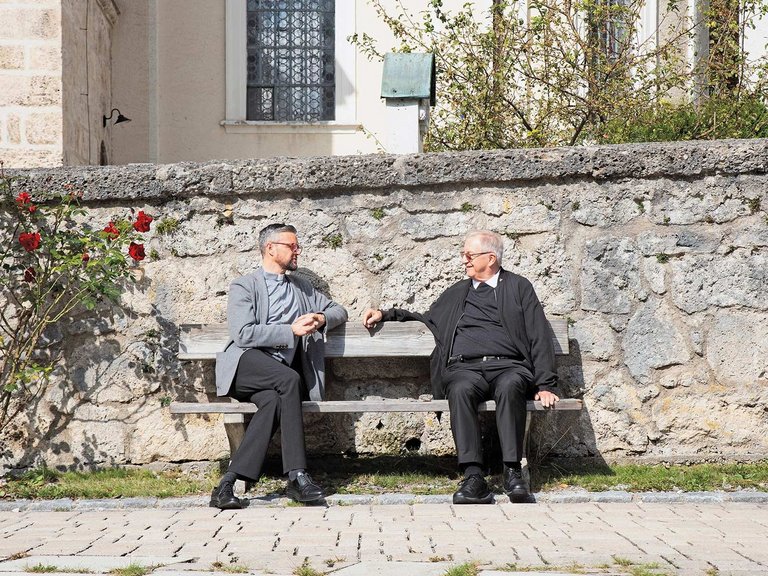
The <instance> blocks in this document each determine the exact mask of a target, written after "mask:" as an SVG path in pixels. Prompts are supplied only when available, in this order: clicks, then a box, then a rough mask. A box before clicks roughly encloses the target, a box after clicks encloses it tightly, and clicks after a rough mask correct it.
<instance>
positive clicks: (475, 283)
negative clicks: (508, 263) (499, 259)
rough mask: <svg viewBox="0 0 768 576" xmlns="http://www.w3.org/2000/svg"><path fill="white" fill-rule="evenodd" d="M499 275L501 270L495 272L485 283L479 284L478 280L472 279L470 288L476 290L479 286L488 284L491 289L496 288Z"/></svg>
mask: <svg viewBox="0 0 768 576" xmlns="http://www.w3.org/2000/svg"><path fill="white" fill-rule="evenodd" d="M500 273H501V270H499V271H498V272H496V274H494V275H493V276H491V277H490V278H488V280H486V281H485V282H481V281H480V280H475V279H474V278H473V279H472V288H474V289H475V290H477V287H478V286H480V284H488V286H490V287H491V288H496V285H497V284H498V283H499V274H500Z"/></svg>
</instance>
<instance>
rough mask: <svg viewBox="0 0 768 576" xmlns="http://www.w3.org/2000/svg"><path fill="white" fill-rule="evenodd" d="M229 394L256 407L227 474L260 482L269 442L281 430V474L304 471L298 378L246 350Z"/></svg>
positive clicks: (282, 366)
mask: <svg viewBox="0 0 768 576" xmlns="http://www.w3.org/2000/svg"><path fill="white" fill-rule="evenodd" d="M229 395H230V396H231V397H232V398H235V399H236V400H239V401H240V402H252V403H254V404H256V406H257V407H258V408H259V409H258V411H257V412H256V414H254V416H253V418H251V422H250V424H248V428H247V430H246V431H245V436H244V437H243V442H242V444H240V447H239V448H238V449H237V452H235V454H234V455H233V456H232V462H231V463H230V465H229V472H234V473H236V474H238V475H239V476H242V477H244V478H247V479H249V480H252V481H254V482H255V481H256V480H258V479H259V476H260V475H261V469H262V466H263V465H264V458H265V457H266V455H267V448H268V447H269V441H270V439H271V438H272V436H273V435H274V433H275V431H276V430H277V429H278V427H279V428H280V446H281V448H282V453H283V472H288V471H290V470H295V469H297V468H306V467H307V461H306V450H305V447H304V422H303V420H302V415H301V376H299V373H298V372H296V370H294V369H293V368H291V367H289V366H286V365H285V364H283V363H281V362H279V361H278V360H275V359H274V358H273V357H272V356H270V355H269V354H267V353H265V352H263V351H261V350H259V349H257V348H252V349H250V350H246V351H245V353H244V354H243V355H242V356H241V357H240V362H239V363H238V365H237V373H236V374H235V381H234V382H233V384H232V388H231V389H230V391H229Z"/></svg>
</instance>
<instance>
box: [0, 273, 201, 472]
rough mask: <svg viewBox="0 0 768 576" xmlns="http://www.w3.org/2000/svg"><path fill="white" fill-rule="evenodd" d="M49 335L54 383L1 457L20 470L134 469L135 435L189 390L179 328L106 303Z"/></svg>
mask: <svg viewBox="0 0 768 576" xmlns="http://www.w3.org/2000/svg"><path fill="white" fill-rule="evenodd" d="M146 282H147V281H146V280H139V281H138V282H137V283H136V284H135V285H133V286H132V287H129V289H128V290H127V291H126V295H127V296H128V297H130V291H131V290H133V291H137V292H138V291H142V290H145V289H146V288H147V286H146V285H145V283H146ZM152 319H154V321H155V322H154V325H152V323H151V322H152ZM59 326H60V327H59ZM49 336H50V337H49V339H48V340H49V341H48V345H47V347H46V349H45V350H44V351H43V352H44V353H45V354H46V355H47V356H48V358H50V359H52V360H53V361H54V366H55V369H54V372H53V374H52V377H51V380H50V384H49V386H48V388H47V390H46V391H45V393H43V394H41V395H40V396H39V397H38V398H37V399H36V400H35V401H34V402H32V403H31V404H30V405H28V406H27V407H26V408H25V410H24V411H23V413H22V414H21V415H20V416H19V418H18V419H17V420H15V421H14V422H13V423H12V425H11V427H9V430H8V431H7V433H6V434H4V438H3V444H4V445H5V446H4V449H3V450H2V452H0V459H2V460H5V461H6V462H9V463H10V466H9V468H10V469H12V470H17V471H18V470H24V469H28V468H30V467H34V466H39V465H42V464H44V463H45V462H46V461H50V460H58V461H59V462H66V463H67V464H64V463H62V464H59V465H57V466H56V468H58V469H62V470H63V469H75V470H93V469H97V468H103V467H106V466H115V465H122V464H126V463H132V462H130V450H131V443H132V439H133V438H134V436H135V435H136V434H137V432H138V431H140V429H141V427H146V426H147V422H157V419H156V418H154V419H153V418H152V416H153V415H155V414H157V413H158V412H159V411H167V408H166V404H167V400H168V399H170V397H171V396H174V397H176V396H183V390H184V389H186V388H187V386H186V385H185V386H184V387H182V386H181V385H180V384H179V382H180V379H179V374H178V361H177V360H176V350H177V348H178V328H177V327H176V326H175V325H174V324H172V323H171V322H169V321H167V320H165V319H163V318H162V317H161V316H160V315H159V313H158V312H157V310H152V313H151V315H150V316H148V317H147V316H145V317H143V318H139V316H138V315H137V314H136V313H134V312H132V311H131V310H130V307H122V306H117V305H113V304H111V303H103V304H102V305H100V306H98V307H97V308H96V309H95V310H93V311H88V312H82V313H78V314H76V315H73V316H71V317H69V318H66V319H64V320H62V322H60V324H59V325H58V326H55V327H54V328H53V330H51V331H50V335H49ZM148 418H149V420H148Z"/></svg>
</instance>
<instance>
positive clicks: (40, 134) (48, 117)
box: [24, 112, 62, 144]
mask: <svg viewBox="0 0 768 576" xmlns="http://www.w3.org/2000/svg"><path fill="white" fill-rule="evenodd" d="M61 133H62V113H61V112H33V113H31V114H28V115H27V117H26V118H25V122H24V135H25V136H26V141H27V142H29V143H30V144H56V143H59V142H61V141H62V134H61Z"/></svg>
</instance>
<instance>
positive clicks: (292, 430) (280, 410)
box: [211, 224, 347, 509]
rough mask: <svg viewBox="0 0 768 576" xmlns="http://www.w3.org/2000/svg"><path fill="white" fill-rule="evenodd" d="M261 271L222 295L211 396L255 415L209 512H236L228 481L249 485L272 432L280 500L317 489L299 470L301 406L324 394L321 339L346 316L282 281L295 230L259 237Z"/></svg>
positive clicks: (283, 228)
mask: <svg viewBox="0 0 768 576" xmlns="http://www.w3.org/2000/svg"><path fill="white" fill-rule="evenodd" d="M259 248H260V250H261V256H262V265H261V267H260V268H257V269H256V270H255V271H254V272H252V273H251V274H247V275H245V276H243V277H241V278H238V279H237V280H235V281H234V282H232V285H231V286H230V289H229V300H228V304H227V325H228V328H229V337H230V341H229V343H228V344H227V347H226V348H225V350H224V351H223V352H220V353H219V354H217V356H216V391H217V394H218V395H219V396H230V397H232V398H235V399H237V400H239V401H240V402H252V403H254V404H255V405H256V406H257V407H258V411H257V412H256V414H255V415H254V416H253V418H252V419H251V422H250V424H249V425H248V428H247V430H246V432H245V436H244V437H243V441H242V443H241V444H240V447H239V448H238V450H237V451H236V452H235V454H233V455H232V460H231V463H230V465H229V469H228V470H227V472H226V473H225V474H224V476H223V477H222V479H221V482H220V483H219V485H218V486H217V487H216V488H215V489H214V490H213V493H212V494H211V506H213V507H216V508H221V509H238V508H242V502H241V500H240V499H239V498H237V497H236V496H235V494H234V483H235V481H236V480H238V479H240V480H246V481H250V482H255V481H256V480H258V478H259V476H260V475H261V470H262V466H263V464H264V459H265V457H266V453H267V447H268V446H269V441H270V439H271V438H272V435H273V434H274V433H275V431H276V430H277V428H278V427H279V428H280V430H281V437H280V444H281V449H282V457H283V471H284V473H285V474H287V475H288V483H287V486H286V494H287V495H288V496H289V497H291V498H292V499H293V500H295V501H297V502H314V501H317V500H320V499H322V498H323V497H324V494H323V490H322V488H320V486H318V485H317V483H315V482H314V481H313V480H312V478H311V477H310V475H309V474H308V473H307V471H306V467H307V464H306V452H305V446H304V423H303V419H302V411H301V401H302V397H303V396H308V397H309V399H310V400H322V399H323V395H324V378H325V368H324V360H325V358H324V334H325V331H326V330H330V329H332V328H334V327H336V326H338V325H339V324H342V323H343V322H345V321H346V320H347V311H346V310H345V309H344V308H343V307H342V306H339V305H338V304H336V303H335V302H333V301H332V300H330V299H329V298H327V297H326V296H325V295H324V294H322V293H320V292H318V291H317V290H315V288H314V287H313V286H312V284H311V283H309V282H308V281H307V280H305V279H303V278H301V277H299V276H296V275H289V274H286V272H289V271H291V272H292V271H295V270H296V269H297V267H298V256H299V254H301V246H299V242H298V238H297V236H296V228H294V227H293V226H290V225H286V224H271V225H269V226H267V227H265V228H264V229H262V230H261V232H260V233H259Z"/></svg>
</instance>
